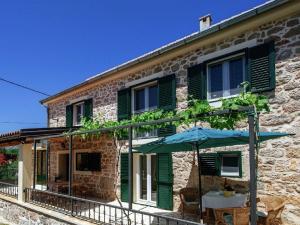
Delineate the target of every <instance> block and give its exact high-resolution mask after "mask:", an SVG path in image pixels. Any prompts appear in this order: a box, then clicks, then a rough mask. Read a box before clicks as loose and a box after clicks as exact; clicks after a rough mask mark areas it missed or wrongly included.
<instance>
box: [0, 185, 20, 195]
mask: <svg viewBox="0 0 300 225" xmlns="http://www.w3.org/2000/svg"><path fill="white" fill-rule="evenodd" d="M0 193H1V194H4V195H8V196H11V197H14V198H17V197H18V185H17V184H11V183H5V182H0Z"/></svg>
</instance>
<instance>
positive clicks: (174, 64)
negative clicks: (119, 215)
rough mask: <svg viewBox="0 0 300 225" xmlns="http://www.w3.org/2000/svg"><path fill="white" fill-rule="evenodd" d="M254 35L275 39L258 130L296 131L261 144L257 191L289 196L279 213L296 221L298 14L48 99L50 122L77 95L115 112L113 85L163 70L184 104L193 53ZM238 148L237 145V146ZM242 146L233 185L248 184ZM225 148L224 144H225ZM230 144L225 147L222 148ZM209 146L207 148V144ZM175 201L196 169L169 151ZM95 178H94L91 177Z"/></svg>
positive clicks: (97, 109)
mask: <svg viewBox="0 0 300 225" xmlns="http://www.w3.org/2000/svg"><path fill="white" fill-rule="evenodd" d="M253 39H256V40H257V42H258V43H263V42H266V41H268V40H274V41H275V47H276V89H275V91H274V92H270V93H267V95H268V96H269V97H270V105H271V112H270V113H268V114H263V115H261V120H260V125H261V130H272V131H282V132H290V133H295V134H296V135H295V136H292V137H286V138H282V139H280V140H274V141H269V142H268V143H266V144H263V145H262V146H261V149H260V152H259V164H258V167H259V171H258V172H259V174H258V192H259V194H272V195H277V196H282V197H284V198H286V199H287V205H286V208H285V210H284V213H283V219H284V222H285V223H286V224H297V223H298V224H299V221H300V176H299V173H300V132H299V131H300V101H299V100H300V16H299V15H298V16H294V17H292V18H285V19H282V20H277V21H273V22H270V23H267V24H264V25H262V26H259V27H257V28H256V29H253V30H249V31H247V32H245V33H241V34H240V35H237V36H231V37H227V38H226V39H224V40H223V41H221V42H218V43H214V44H211V45H209V46H205V47H202V48H200V49H197V50H196V51H192V52H190V53H189V54H185V55H182V56H180V57H176V58H174V59H172V60H169V61H165V62H161V63H159V64H157V65H155V66H153V67H150V68H147V69H144V70H142V71H139V72H137V73H134V74H127V75H124V77H122V78H119V79H115V80H112V81H109V82H107V83H104V84H99V85H98V86H96V87H94V88H92V89H89V90H85V91H82V92H80V91H78V92H76V93H75V92H74V94H73V95H72V96H71V97H67V98H64V99H62V100H58V101H56V102H54V103H51V104H50V105H49V118H50V120H49V122H50V126H51V127H57V126H64V125H65V108H66V106H67V105H68V104H69V103H70V101H72V100H74V99H76V98H79V97H81V96H89V97H90V98H93V103H94V104H93V105H94V115H98V116H100V117H103V118H105V119H109V120H111V119H116V117H117V91H118V90H119V89H121V88H123V87H124V86H125V84H126V83H127V82H130V81H133V80H138V79H141V78H143V77H147V76H149V75H152V74H154V73H158V72H162V73H163V74H164V75H169V74H173V73H175V74H176V80H177V90H176V95H177V108H178V109H181V108H184V107H186V105H187V101H186V100H187V68H188V67H190V66H192V65H195V64H197V59H198V58H199V57H201V56H204V55H206V54H209V53H212V52H216V51H219V50H222V49H225V48H230V47H232V46H234V45H237V44H240V43H243V42H246V41H249V40H253ZM240 149H241V148H240ZM242 149H243V170H244V174H243V178H242V179H231V180H230V181H229V182H232V183H234V185H235V187H236V188H237V189H240V190H241V191H247V189H248V186H247V185H248V176H249V175H248V154H247V148H245V147H244V148H242ZM223 150H224V149H223ZM225 150H229V149H225ZM208 151H209V150H208ZM173 162H174V163H173V169H174V193H175V195H174V203H175V206H176V207H175V210H177V209H178V206H179V197H178V191H179V190H180V189H181V188H183V187H186V186H187V185H193V184H191V183H190V181H191V180H192V179H191V177H193V176H196V175H195V172H193V171H195V168H194V167H193V166H192V165H193V163H192V162H193V155H192V153H176V154H173ZM89 179H92V180H93V181H95V182H96V181H98V180H97V179H94V178H92V177H90V178H89ZM203 179H204V181H203V182H204V186H205V188H206V189H209V188H210V187H213V186H216V185H217V186H222V184H223V182H224V181H223V180H220V178H211V177H205V178H203Z"/></svg>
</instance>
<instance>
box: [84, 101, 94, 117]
mask: <svg viewBox="0 0 300 225" xmlns="http://www.w3.org/2000/svg"><path fill="white" fill-rule="evenodd" d="M84 117H85V118H87V119H89V120H92V119H93V99H88V100H86V101H84Z"/></svg>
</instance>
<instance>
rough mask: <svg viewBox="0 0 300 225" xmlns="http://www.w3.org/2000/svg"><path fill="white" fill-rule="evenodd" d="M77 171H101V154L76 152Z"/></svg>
mask: <svg viewBox="0 0 300 225" xmlns="http://www.w3.org/2000/svg"><path fill="white" fill-rule="evenodd" d="M76 170H77V171H101V154H100V153H90V152H81V153H76Z"/></svg>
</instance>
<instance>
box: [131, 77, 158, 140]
mask: <svg viewBox="0 0 300 225" xmlns="http://www.w3.org/2000/svg"><path fill="white" fill-rule="evenodd" d="M132 91H133V99H132V100H133V104H132V105H133V114H138V113H143V112H146V111H150V110H154V109H157V107H158V86H157V82H151V83H148V84H146V85H143V86H139V87H136V88H133V90H132ZM156 136H157V130H156V129H155V130H152V131H147V132H134V137H135V138H149V137H156Z"/></svg>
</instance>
